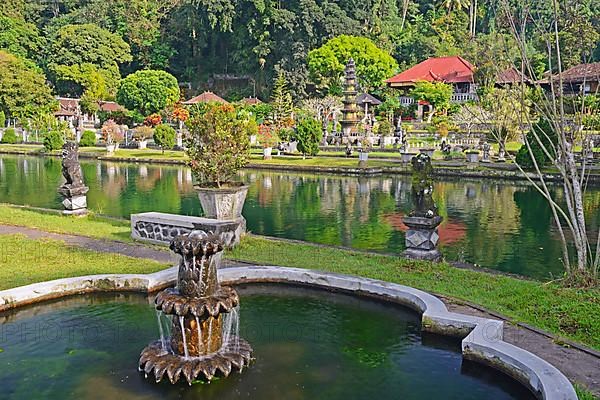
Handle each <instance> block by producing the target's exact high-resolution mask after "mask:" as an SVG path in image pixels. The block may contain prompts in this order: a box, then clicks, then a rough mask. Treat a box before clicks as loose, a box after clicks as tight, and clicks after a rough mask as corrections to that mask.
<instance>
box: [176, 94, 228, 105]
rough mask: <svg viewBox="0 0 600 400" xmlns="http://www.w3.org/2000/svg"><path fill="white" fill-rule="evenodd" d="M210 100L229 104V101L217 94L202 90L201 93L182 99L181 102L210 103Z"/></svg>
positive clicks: (186, 103)
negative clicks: (185, 99)
mask: <svg viewBox="0 0 600 400" xmlns="http://www.w3.org/2000/svg"><path fill="white" fill-rule="evenodd" d="M211 102H217V103H222V104H229V102H228V101H227V100H225V99H223V98H221V97H219V96H217V95H216V94H214V93H213V92H204V93H202V94H201V95H199V96H196V97H193V98H191V99H189V100H188V101H184V102H183V103H181V104H185V105H191V104H198V103H211Z"/></svg>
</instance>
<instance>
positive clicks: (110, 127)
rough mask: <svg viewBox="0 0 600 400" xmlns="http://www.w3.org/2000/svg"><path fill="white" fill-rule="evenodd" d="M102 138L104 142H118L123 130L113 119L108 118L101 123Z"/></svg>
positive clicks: (120, 139)
mask: <svg viewBox="0 0 600 400" xmlns="http://www.w3.org/2000/svg"><path fill="white" fill-rule="evenodd" d="M102 139H103V140H104V141H105V142H106V144H114V143H119V142H121V141H122V140H123V130H122V129H121V127H120V126H119V125H117V123H116V122H115V121H113V120H112V119H109V120H108V121H106V122H105V123H104V124H103V125H102Z"/></svg>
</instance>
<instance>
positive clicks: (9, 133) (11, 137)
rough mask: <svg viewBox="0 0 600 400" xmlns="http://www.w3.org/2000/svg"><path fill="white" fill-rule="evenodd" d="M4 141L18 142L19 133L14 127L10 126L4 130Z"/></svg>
mask: <svg viewBox="0 0 600 400" xmlns="http://www.w3.org/2000/svg"><path fill="white" fill-rule="evenodd" d="M2 143H5V144H15V143H17V133H16V132H15V130H14V129H13V128H8V129H7V130H5V131H4V135H2Z"/></svg>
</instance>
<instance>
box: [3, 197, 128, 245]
mask: <svg viewBox="0 0 600 400" xmlns="http://www.w3.org/2000/svg"><path fill="white" fill-rule="evenodd" d="M0 224H4V225H16V226H27V227H30V228H36V229H40V230H43V231H46V232H54V233H64V234H73V235H81V236H88V237H93V238H99V239H108V240H116V241H120V242H131V241H132V239H131V229H130V227H129V224H128V223H127V222H126V221H118V220H111V219H108V218H97V217H94V216H93V215H89V216H87V217H85V218H78V217H66V216H63V215H60V214H48V213H42V212H38V211H35V210H31V209H27V208H21V207H15V206H12V205H8V204H0Z"/></svg>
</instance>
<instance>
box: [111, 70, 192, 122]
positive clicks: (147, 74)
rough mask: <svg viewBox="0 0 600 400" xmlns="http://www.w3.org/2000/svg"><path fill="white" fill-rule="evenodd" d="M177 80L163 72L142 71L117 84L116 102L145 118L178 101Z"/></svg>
mask: <svg viewBox="0 0 600 400" xmlns="http://www.w3.org/2000/svg"><path fill="white" fill-rule="evenodd" d="M179 96H180V93H179V84H178V83H177V79H176V78H175V77H174V76H173V75H171V74H169V73H168V72H165V71H155V70H142V71H138V72H135V73H133V74H131V75H129V76H127V77H126V78H124V79H123V80H121V82H120V84H119V89H118V91H117V101H118V102H119V104H121V105H123V106H124V107H125V108H127V109H128V110H131V111H133V112H135V113H137V114H138V116H139V117H142V119H143V118H144V117H147V116H149V115H151V114H153V113H157V112H160V111H162V110H164V109H165V108H166V107H170V106H172V105H174V104H175V103H176V102H177V101H178V100H179Z"/></svg>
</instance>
